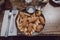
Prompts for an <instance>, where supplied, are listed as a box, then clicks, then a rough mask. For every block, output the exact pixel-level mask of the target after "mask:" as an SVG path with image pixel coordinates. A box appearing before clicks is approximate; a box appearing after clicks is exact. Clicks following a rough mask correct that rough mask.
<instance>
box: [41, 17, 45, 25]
mask: <svg viewBox="0 0 60 40" xmlns="http://www.w3.org/2000/svg"><path fill="white" fill-rule="evenodd" d="M40 21H41V23H42V24H45V21H44V18H43V17H42V16H40Z"/></svg>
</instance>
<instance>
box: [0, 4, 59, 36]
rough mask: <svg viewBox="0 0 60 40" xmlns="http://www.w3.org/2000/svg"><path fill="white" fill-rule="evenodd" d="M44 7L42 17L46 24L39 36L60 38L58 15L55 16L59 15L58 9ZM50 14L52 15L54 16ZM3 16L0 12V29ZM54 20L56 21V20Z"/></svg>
mask: <svg viewBox="0 0 60 40" xmlns="http://www.w3.org/2000/svg"><path fill="white" fill-rule="evenodd" d="M46 7H47V8H46ZM46 7H45V9H46V11H47V13H45V12H43V15H44V16H45V19H46V24H45V27H44V29H43V31H42V33H41V34H40V36H49V35H50V36H52V35H56V36H60V19H59V18H60V15H57V14H60V13H58V12H59V11H60V7H58V8H54V7H52V6H51V5H50V4H49V3H48V4H47V5H46ZM48 9H49V10H48ZM56 9H57V10H58V11H57V10H56ZM51 10H52V11H51ZM53 10H55V11H53ZM56 11H57V12H56ZM52 12H53V13H52ZM52 14H54V15H55V16H54V15H52ZM3 16H4V14H3V12H2V11H0V29H1V26H2V21H3ZM53 18H54V19H53ZM48 19H49V20H48ZM51 19H53V20H51ZM56 19H58V20H56ZM54 20H55V21H54ZM52 22H53V23H52ZM54 22H55V23H54Z"/></svg>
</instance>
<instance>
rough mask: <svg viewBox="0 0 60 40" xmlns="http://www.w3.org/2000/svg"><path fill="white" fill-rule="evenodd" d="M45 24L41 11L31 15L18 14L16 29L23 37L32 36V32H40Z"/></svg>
mask: <svg viewBox="0 0 60 40" xmlns="http://www.w3.org/2000/svg"><path fill="white" fill-rule="evenodd" d="M43 24H45V20H44V18H43V17H42V16H41V11H38V12H36V13H33V14H32V15H30V14H28V13H25V12H20V13H19V15H18V17H17V25H18V29H19V30H20V31H21V32H23V33H24V34H25V35H29V36H30V35H32V33H33V32H40V31H41V30H42V28H43Z"/></svg>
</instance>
